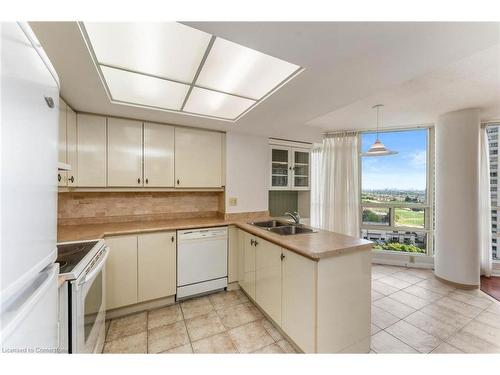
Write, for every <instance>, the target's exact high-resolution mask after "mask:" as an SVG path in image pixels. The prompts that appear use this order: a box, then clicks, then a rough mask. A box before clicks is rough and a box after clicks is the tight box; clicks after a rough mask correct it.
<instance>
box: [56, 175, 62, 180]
mask: <svg viewBox="0 0 500 375" xmlns="http://www.w3.org/2000/svg"><path fill="white" fill-rule="evenodd" d="M61 178H62V177H61V174H60V173H58V174H57V181H59V182H61Z"/></svg>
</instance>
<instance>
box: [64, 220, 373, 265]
mask: <svg viewBox="0 0 500 375" xmlns="http://www.w3.org/2000/svg"><path fill="white" fill-rule="evenodd" d="M224 225H235V226H237V227H238V228H241V229H243V230H245V231H247V232H249V233H251V234H253V235H255V236H258V237H261V238H263V239H265V240H268V241H270V242H273V243H275V244H276V245H279V246H281V247H284V248H286V249H288V250H291V251H293V252H296V253H297V254H300V255H303V256H305V257H307V258H309V259H312V260H316V261H318V260H320V259H321V258H325V257H329V256H333V255H338V254H342V253H346V252H349V251H356V250H371V248H372V243H371V242H370V241H366V240H363V239H359V238H355V237H351V236H346V235H343V234H339V233H334V232H329V231H324V230H318V232H315V233H303V234H297V235H291V236H281V235H279V234H276V233H272V232H269V231H267V230H265V229H260V228H257V227H255V226H253V225H250V224H248V223H247V222H245V221H236V220H225V219H223V218H189V219H170V220H155V221H130V222H115V223H105V224H82V225H59V226H58V228H57V240H58V241H59V242H66V241H80V240H91V239H99V238H104V237H106V236H116V235H125V234H138V233H149V232H159V231H168V230H177V229H195V228H206V227H216V226H224Z"/></svg>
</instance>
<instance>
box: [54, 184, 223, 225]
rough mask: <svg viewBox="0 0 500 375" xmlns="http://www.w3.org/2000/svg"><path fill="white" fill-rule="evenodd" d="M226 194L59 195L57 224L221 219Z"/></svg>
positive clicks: (107, 193) (89, 193)
mask: <svg viewBox="0 0 500 375" xmlns="http://www.w3.org/2000/svg"><path fill="white" fill-rule="evenodd" d="M221 202H224V193H223V192H78V193H75V192H68V193H66V192H65V193H59V195H58V210H57V211H58V212H57V218H58V224H59V225H71V224H87V223H88V224H90V223H96V224H98V223H108V222H115V221H134V220H161V219H178V218H189V217H211V216H214V217H215V216H218V215H220V214H223V212H222V213H221V212H220V211H221V208H223V203H221Z"/></svg>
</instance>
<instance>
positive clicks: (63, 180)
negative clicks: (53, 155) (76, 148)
mask: <svg viewBox="0 0 500 375" xmlns="http://www.w3.org/2000/svg"><path fill="white" fill-rule="evenodd" d="M58 134H59V139H58V143H59V155H58V162H59V163H64V164H67V155H66V103H65V102H64V100H62V99H61V98H59V131H58ZM57 180H58V185H59V186H66V185H67V184H68V177H67V173H66V172H64V171H59V172H58V174H57Z"/></svg>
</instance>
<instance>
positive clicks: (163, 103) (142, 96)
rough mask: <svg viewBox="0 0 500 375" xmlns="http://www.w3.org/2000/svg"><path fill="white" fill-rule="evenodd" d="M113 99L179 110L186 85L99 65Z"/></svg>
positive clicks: (184, 95)
mask: <svg viewBox="0 0 500 375" xmlns="http://www.w3.org/2000/svg"><path fill="white" fill-rule="evenodd" d="M101 70H102V74H103V75H104V79H105V80H106V84H107V86H108V88H109V91H110V94H111V96H112V99H113V100H117V101H121V102H127V103H129V104H139V105H144V106H150V107H159V108H164V109H170V110H177V111H178V110H180V109H181V107H182V103H183V102H184V98H185V97H186V94H187V92H188V90H189V86H188V85H184V84H182V83H177V82H172V81H167V80H164V79H160V78H154V77H149V76H145V75H142V74H136V73H131V72H127V71H125V70H120V69H114V68H108V67H106V66H101Z"/></svg>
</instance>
